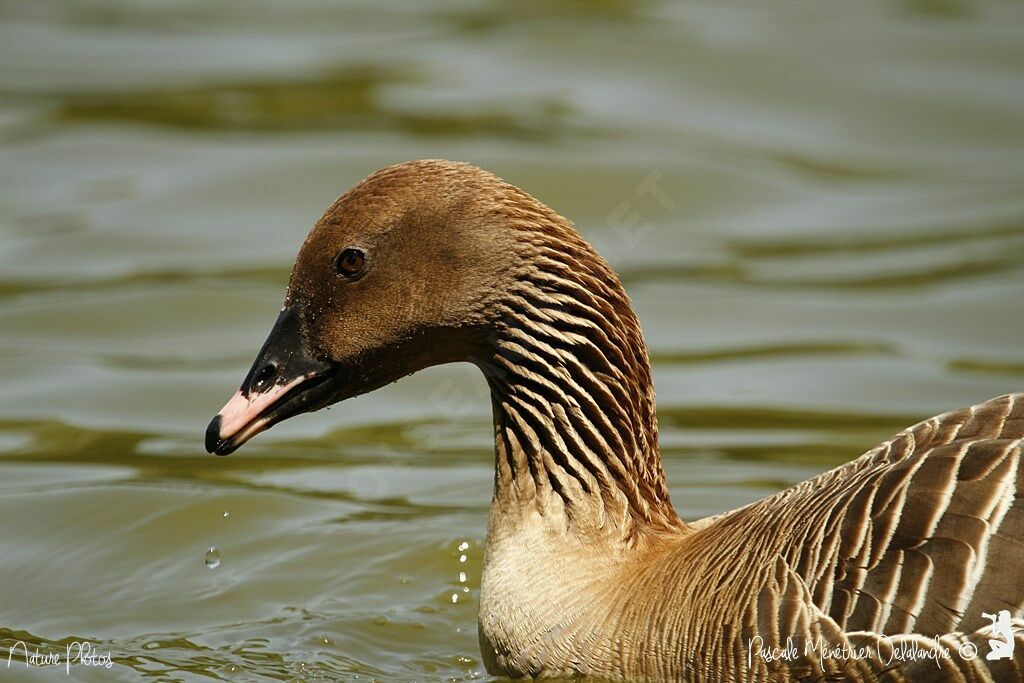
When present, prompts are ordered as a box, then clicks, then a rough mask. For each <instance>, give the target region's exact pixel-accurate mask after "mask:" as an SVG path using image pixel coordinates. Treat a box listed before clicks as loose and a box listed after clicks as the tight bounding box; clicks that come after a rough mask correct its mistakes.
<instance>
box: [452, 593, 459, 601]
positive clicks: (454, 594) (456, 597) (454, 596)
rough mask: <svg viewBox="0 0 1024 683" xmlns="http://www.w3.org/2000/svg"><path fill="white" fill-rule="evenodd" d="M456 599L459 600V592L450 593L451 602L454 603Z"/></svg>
mask: <svg viewBox="0 0 1024 683" xmlns="http://www.w3.org/2000/svg"><path fill="white" fill-rule="evenodd" d="M458 601H459V594H458V593H452V603H456V602H458Z"/></svg>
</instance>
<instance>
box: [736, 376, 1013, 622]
mask: <svg viewBox="0 0 1024 683" xmlns="http://www.w3.org/2000/svg"><path fill="white" fill-rule="evenodd" d="M1022 441H1024V394H1011V395H1007V396H1001V397H999V398H995V399H992V400H990V401H987V402H985V403H982V404H979V405H976V406H972V407H970V408H965V409H963V410H957V411H953V412H949V413H945V414H943V415H939V416H937V417H933V418H931V419H929V420H925V421H924V422H921V423H919V424H917V425H915V426H913V427H910V428H909V429H907V430H905V431H903V432H901V433H899V434H897V435H896V436H895V437H893V438H892V439H890V440H888V441H886V442H884V443H882V444H880V445H878V446H877V447H875V448H873V449H872V450H870V451H868V452H867V453H865V454H864V455H863V456H861V457H860V458H858V459H857V460H855V461H853V462H851V463H849V464H847V465H845V466H843V467H840V468H837V469H835V470H832V471H830V472H827V473H825V474H823V475H821V476H819V477H816V478H814V479H811V480H809V481H807V482H804V483H802V484H799V485H797V486H795V487H793V488H792V489H789V490H787V491H784V492H782V493H780V494H779V495H778V496H774V497H772V498H769V499H767V500H765V501H761V502H760V503H758V504H755V505H753V506H749V507H748V508H745V509H744V510H743V511H739V512H749V513H753V514H758V515H764V518H765V521H766V522H767V521H769V520H771V521H770V522H769V523H771V524H772V526H773V531H774V532H776V533H780V534H781V536H780V538H781V539H782V546H781V548H780V553H779V554H780V555H781V556H782V558H783V559H784V560H785V562H786V564H787V565H788V567H789V569H790V571H792V572H793V573H794V574H795V575H796V576H799V577H800V578H801V579H802V581H803V583H804V585H805V586H806V587H807V590H809V592H810V597H811V599H812V601H813V604H814V606H815V607H816V608H817V609H818V610H820V611H821V612H823V613H824V614H827V615H828V616H829V617H831V619H832V620H834V621H835V623H836V624H837V625H838V626H839V627H840V628H842V629H843V630H845V631H848V632H849V631H870V632H874V633H877V634H900V633H918V634H924V635H928V636H934V635H939V634H946V633H952V632H957V631H959V632H971V631H974V630H976V629H979V628H981V627H983V626H987V625H989V624H990V623H991V622H990V619H988V618H986V617H985V616H984V614H985V613H989V614H995V613H998V612H999V611H1001V610H1008V611H1009V612H1010V614H1011V616H1012V617H1013V618H1014V619H1019V618H1021V617H1022V613H1024V462H1022V460H1024V458H1022V456H1021V451H1022Z"/></svg>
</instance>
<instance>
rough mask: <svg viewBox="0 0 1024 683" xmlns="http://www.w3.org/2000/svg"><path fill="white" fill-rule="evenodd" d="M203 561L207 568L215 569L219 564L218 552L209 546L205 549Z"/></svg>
mask: <svg viewBox="0 0 1024 683" xmlns="http://www.w3.org/2000/svg"><path fill="white" fill-rule="evenodd" d="M203 562H204V563H205V564H206V567H207V569H216V568H217V567H219V566H220V552H219V551H218V550H217V549H216V548H214V547H213V546H210V547H209V548H208V549H207V550H206V555H205V556H204V557H203Z"/></svg>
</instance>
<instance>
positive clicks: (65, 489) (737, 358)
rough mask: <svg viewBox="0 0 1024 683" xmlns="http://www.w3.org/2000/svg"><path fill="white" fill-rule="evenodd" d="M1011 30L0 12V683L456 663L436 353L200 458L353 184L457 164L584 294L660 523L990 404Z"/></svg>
mask: <svg viewBox="0 0 1024 683" xmlns="http://www.w3.org/2000/svg"><path fill="white" fill-rule="evenodd" d="M1022 36H1024V4H1021V3H1020V2H1016V1H1013V2H1010V1H1005V2H1004V1H1001V0H991V1H982V0H977V1H974V0H970V1H969V0H887V1H877V0H865V1H863V2H849V1H848V0H844V1H842V2H840V1H839V0H814V1H811V0H806V1H805V0H767V1H766V0H738V1H735V2H714V1H711V0H690V1H687V2H667V1H666V2H636V3H634V2H618V1H614V0H605V1H601V2H583V1H577V2H559V3H542V2H539V1H538V2H533V1H528V2H497V1H494V2H484V1H481V2H433V3H429V4H427V3H423V4H416V3H403V2H382V1H376V0H375V1H372V2H371V1H366V2H361V3H346V4H338V3H332V2H327V1H326V0H295V1H292V2H288V3H281V2H271V1H270V0H256V1H252V2H241V1H240V0H239V1H230V2H216V3H212V2H201V1H199V0H189V1H186V0H166V1H164V0H146V1H134V0H132V1H130V0H67V1H64V2H57V1H48V0H3V1H0V654H3V655H4V656H3V657H0V679H3V680H7V679H10V680H30V681H31V680H68V677H67V676H66V675H65V670H64V669H63V668H55V667H38V668H32V667H28V666H26V664H25V662H24V661H23V659H19V658H18V657H15V658H14V660H13V662H12V664H11V665H10V668H8V666H7V661H6V659H7V658H6V653H7V650H8V648H9V647H12V646H13V645H14V644H15V643H17V642H19V641H21V642H24V643H26V645H27V646H28V647H29V648H31V649H36V648H39V649H40V650H41V651H59V652H62V653H63V652H64V647H65V645H66V643H68V642H70V641H74V640H82V639H88V640H90V641H91V642H92V643H93V644H94V645H95V646H96V647H97V648H98V649H99V650H102V651H104V652H106V651H109V652H110V653H111V656H112V657H113V660H114V665H113V667H112V668H111V669H98V668H87V667H84V666H77V665H76V666H75V667H73V668H72V669H71V679H72V680H88V681H92V680H95V681H109V680H136V679H139V678H142V677H147V678H150V679H153V680H174V681H208V680H225V681H257V680H259V681H263V680H324V679H325V680H381V681H393V680H408V681H411V680H422V681H430V680H466V679H487V678H488V677H487V675H486V673H485V672H484V670H483V666H482V664H481V661H480V655H479V651H478V646H477V637H476V601H477V590H478V585H479V576H480V569H481V556H482V552H481V548H482V544H483V541H484V531H485V524H486V511H487V505H488V502H489V498H490V492H491V478H492V455H491V447H492V446H491V442H490V438H489V435H490V426H489V420H490V416H489V412H488V410H489V407H488V402H487V400H486V398H487V397H486V393H485V385H484V383H483V380H482V378H481V377H479V376H478V375H477V372H476V371H475V370H474V369H472V368H470V367H468V366H465V367H464V366H449V367H444V368H436V369H433V370H430V371H427V372H424V373H421V374H419V375H416V376H414V377H411V378H408V379H406V380H403V381H402V382H399V383H398V384H396V385H393V386H391V387H388V388H386V389H384V390H381V391H378V392H376V393H374V394H371V395H369V396H365V397H361V398H359V399H356V400H352V401H349V402H346V403H343V404H341V405H339V406H337V407H335V408H334V410H332V411H330V412H323V413H319V414H316V415H311V416H304V417H301V418H297V419H294V420H292V421H289V422H287V423H285V424H282V425H279V426H278V427H275V428H274V429H273V430H272V431H271V432H270V433H268V434H265V435H262V436H260V437H258V438H257V439H255V440H254V441H253V442H251V443H250V444H249V445H247V446H246V447H245V448H244V449H242V450H241V451H239V452H238V453H236V454H234V455H232V456H231V457H229V458H215V457H213V456H209V455H207V454H206V453H205V452H204V450H203V445H202V440H203V430H204V429H205V426H206V424H207V422H208V421H209V419H210V417H211V416H212V415H213V414H214V413H215V412H216V411H217V410H218V409H219V408H220V406H221V405H222V404H223V403H224V401H225V400H226V399H227V398H228V397H229V395H230V394H231V393H232V392H234V391H235V389H236V388H237V387H238V384H239V382H240V381H241V379H242V376H243V374H244V373H245V371H246V370H247V369H248V366H249V363H250V361H251V359H252V357H253V356H254V354H255V353H256V351H257V349H258V348H259V345H260V344H261V343H262V341H263V339H264V336H265V334H266V332H267V330H268V329H269V326H270V324H271V323H272V322H273V320H274V318H275V317H276V315H277V310H278V308H279V306H280V304H281V301H282V298H283V294H284V291H283V288H284V284H285V282H286V280H287V276H288V270H289V268H290V265H291V262H292V259H293V257H294V254H295V251H296V250H297V248H298V246H299V244H300V242H301V240H302V239H303V237H304V236H305V234H306V231H307V230H308V228H309V227H310V226H311V224H312V223H313V221H314V220H315V219H316V218H317V217H318V216H319V215H320V212H321V211H322V210H323V208H324V207H326V206H327V205H328V204H329V203H330V202H331V201H333V199H334V198H335V197H336V196H337V195H338V194H340V193H341V192H342V191H343V190H344V189H345V188H346V187H348V186H349V185H350V184H352V183H353V182H355V181H357V180H358V179H360V178H361V177H363V176H364V175H366V174H367V173H368V172H370V171H372V170H374V169H376V168H378V167H380V166H383V165H386V164H389V163H394V162H397V161H402V160H406V159H411V158H421V157H445V158H451V159H463V160H468V161H472V162H474V163H477V164H479V165H482V166H485V167H487V168H489V169H491V170H493V171H495V172H497V173H498V174H500V175H502V176H504V177H505V178H506V179H508V180H509V181H511V182H513V183H515V184H517V185H519V186H521V187H523V188H524V189H526V190H527V191H529V192H531V193H533V194H534V195H535V196H537V197H539V198H540V199H542V200H543V201H545V202H547V203H548V204H550V205H551V206H552V207H554V208H555V209H556V210H558V211H559V212H561V213H563V214H564V215H566V216H568V217H570V218H571V219H573V220H574V221H575V222H576V225H577V226H578V227H579V228H580V230H581V231H582V232H583V233H584V234H585V235H586V236H587V237H588V238H589V239H591V240H592V241H593V242H594V243H595V244H597V245H598V247H599V248H600V249H601V251H602V252H603V253H604V254H605V255H606V256H607V257H608V259H609V260H610V261H611V262H612V263H613V265H614V266H615V267H616V268H617V269H618V270H619V272H620V273H621V274H622V276H623V279H624V281H625V283H626V285H627V287H628V289H629V291H630V294H631V295H632V297H633V299H634V302H635V304H636V307H637V309H638V311H639V315H640V318H641V320H642V322H643V323H644V326H645V330H646V335H647V340H648V342H649V345H650V347H651V351H652V356H653V360H654V370H655V380H656V384H657V391H658V398H659V417H660V421H661V435H662V451H663V456H664V461H665V469H666V471H667V474H668V477H669V480H670V483H671V487H672V494H673V499H674V501H675V503H676V505H677V506H678V507H679V509H680V511H681V513H682V514H683V515H684V516H685V517H687V518H697V517H701V516H704V515H708V514H713V513H716V512H720V511H723V510H725V509H728V508H732V507H735V506H738V505H742V504H744V503H747V502H749V501H752V500H755V499H757V498H760V497H762V496H765V495H768V494H771V493H773V492H775V491H777V490H779V489H781V488H783V487H785V486H788V485H790V484H792V483H794V482H797V481H800V480H802V479H805V478H807V477H809V476H811V475H814V474H815V473H817V472H820V471H822V470H824V469H826V468H829V467H831V466H833V465H836V464H839V463H841V462H844V461H846V460H848V459H851V458H853V457H855V456H857V455H858V454H860V453H861V452H862V451H864V450H866V449H867V448H869V447H871V446H872V445H874V444H875V443H876V442H878V441H880V440H882V439H884V438H886V437H887V436H889V435H890V434H892V433H893V432H895V431H897V430H899V429H900V428H902V427H904V426H907V425H909V424H910V423H911V422H913V421H915V420H917V419H919V418H922V417H927V416H930V415H932V414H935V413H938V412H942V411H944V410H947V409H951V408H955V407H959V406H963V405H966V404H971V403H975V402H978V401H981V400H984V399H987V398H989V397H992V396H995V395H998V394H1001V393H1006V392H1010V391H1015V390H1022V389H1024V349H1022V342H1024V76H1022V74H1024V39H1022ZM225 513H227V516H225ZM210 547H216V548H217V551H218V553H219V555H220V560H221V563H220V566H219V567H217V568H216V569H209V568H207V566H206V565H205V564H204V553H206V551H207V549H208V548H210ZM460 573H464V580H463V577H462V576H461V575H460Z"/></svg>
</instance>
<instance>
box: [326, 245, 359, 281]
mask: <svg viewBox="0 0 1024 683" xmlns="http://www.w3.org/2000/svg"><path fill="white" fill-rule="evenodd" d="M365 265H366V254H364V253H363V250H362V249H353V248H352V247H349V248H348V249H343V250H342V251H340V252H339V253H338V255H337V256H336V257H335V258H334V272H336V273H337V274H338V275H340V276H341V277H343V278H348V279H351V278H354V277H356V276H357V275H359V274H360V273H362V272H363V267H364V266H365Z"/></svg>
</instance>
